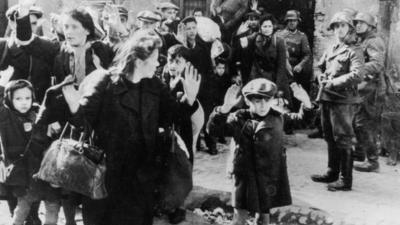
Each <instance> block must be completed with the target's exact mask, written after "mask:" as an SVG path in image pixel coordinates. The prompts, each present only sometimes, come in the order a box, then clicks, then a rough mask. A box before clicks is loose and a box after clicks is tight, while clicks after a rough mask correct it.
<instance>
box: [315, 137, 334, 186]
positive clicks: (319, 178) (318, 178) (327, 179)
mask: <svg viewBox="0 0 400 225" xmlns="http://www.w3.org/2000/svg"><path fill="white" fill-rule="evenodd" d="M334 146H335V145H334V143H329V142H328V171H327V172H326V173H325V174H321V175H319V174H315V175H312V176H311V180H312V181H314V182H319V183H331V182H334V181H336V180H337V179H339V173H340V158H341V155H340V152H338V150H337V149H336V148H335V147H334Z"/></svg>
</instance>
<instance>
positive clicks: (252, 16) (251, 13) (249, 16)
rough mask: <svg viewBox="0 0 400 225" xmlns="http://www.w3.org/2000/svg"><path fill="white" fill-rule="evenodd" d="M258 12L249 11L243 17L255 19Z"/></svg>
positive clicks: (257, 16)
mask: <svg viewBox="0 0 400 225" xmlns="http://www.w3.org/2000/svg"><path fill="white" fill-rule="evenodd" d="M260 16H261V15H260V14H259V13H258V12H249V13H247V14H246V16H245V18H246V20H248V19H249V18H256V19H260Z"/></svg>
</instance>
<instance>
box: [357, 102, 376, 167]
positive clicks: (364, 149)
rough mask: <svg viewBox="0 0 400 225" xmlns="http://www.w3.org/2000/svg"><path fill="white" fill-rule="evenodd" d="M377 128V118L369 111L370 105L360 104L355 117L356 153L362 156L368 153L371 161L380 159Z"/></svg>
mask: <svg viewBox="0 0 400 225" xmlns="http://www.w3.org/2000/svg"><path fill="white" fill-rule="evenodd" d="M377 129H378V126H377V119H376V118H375V117H374V116H373V115H371V113H370V112H369V111H368V105H366V104H360V105H358V106H357V111H356V116H355V118H354V131H355V134H356V137H357V145H356V148H355V149H356V151H355V153H354V154H355V155H357V156H360V157H362V158H364V157H365V155H366V156H367V159H368V161H369V162H377V161H378V158H379V156H378V147H377V145H376V141H377V140H376V137H377Z"/></svg>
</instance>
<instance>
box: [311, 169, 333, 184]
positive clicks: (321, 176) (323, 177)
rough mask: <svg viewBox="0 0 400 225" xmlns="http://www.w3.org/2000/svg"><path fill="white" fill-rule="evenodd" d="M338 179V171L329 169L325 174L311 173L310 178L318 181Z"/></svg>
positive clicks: (327, 181) (329, 181) (328, 181)
mask: <svg viewBox="0 0 400 225" xmlns="http://www.w3.org/2000/svg"><path fill="white" fill-rule="evenodd" d="M337 179H339V171H337V172H334V171H332V170H331V169H328V171H327V172H326V173H325V174H314V175H311V180H312V181H314V182H318V183H331V182H334V181H336V180H337Z"/></svg>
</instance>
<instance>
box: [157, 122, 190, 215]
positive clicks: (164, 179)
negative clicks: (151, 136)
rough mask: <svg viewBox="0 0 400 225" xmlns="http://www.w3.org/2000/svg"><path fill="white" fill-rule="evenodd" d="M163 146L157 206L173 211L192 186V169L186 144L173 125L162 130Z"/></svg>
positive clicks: (183, 200)
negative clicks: (165, 151)
mask: <svg viewBox="0 0 400 225" xmlns="http://www.w3.org/2000/svg"><path fill="white" fill-rule="evenodd" d="M164 137H165V139H164V140H163V141H162V142H163V143H162V144H163V146H167V148H168V149H166V150H167V154H166V156H165V159H164V164H163V169H162V171H161V174H160V183H159V193H158V194H159V201H158V203H159V206H160V208H161V209H163V210H165V211H173V210H175V209H177V208H179V207H180V206H182V205H183V203H184V202H185V199H186V197H187V196H188V194H189V193H190V191H191V190H192V188H193V177H192V170H193V166H192V164H191V163H190V161H189V156H188V153H187V152H186V151H187V150H186V146H185V145H184V143H183V141H182V139H181V138H180V137H179V135H178V134H177V133H176V132H175V129H174V126H172V129H170V130H169V131H167V132H164ZM190 147H191V146H190Z"/></svg>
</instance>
